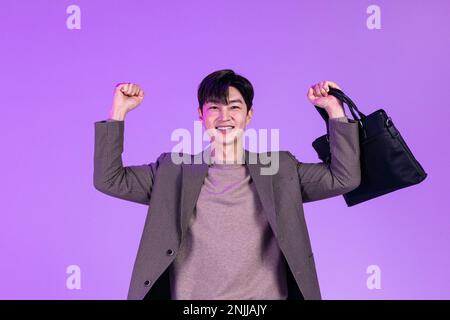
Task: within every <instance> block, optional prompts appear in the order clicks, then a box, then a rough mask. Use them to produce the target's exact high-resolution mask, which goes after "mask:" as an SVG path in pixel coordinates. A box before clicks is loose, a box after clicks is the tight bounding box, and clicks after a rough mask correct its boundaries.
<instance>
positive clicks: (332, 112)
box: [325, 105, 346, 119]
mask: <svg viewBox="0 0 450 320" xmlns="http://www.w3.org/2000/svg"><path fill="white" fill-rule="evenodd" d="M325 111H326V112H327V113H328V117H329V118H330V119H334V118H341V117H346V115H345V111H344V108H343V106H342V105H333V106H330V107H327V108H325Z"/></svg>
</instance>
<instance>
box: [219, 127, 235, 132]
mask: <svg viewBox="0 0 450 320" xmlns="http://www.w3.org/2000/svg"><path fill="white" fill-rule="evenodd" d="M216 129H217V130H220V131H222V132H227V131H231V130H233V129H234V126H217V127H216Z"/></svg>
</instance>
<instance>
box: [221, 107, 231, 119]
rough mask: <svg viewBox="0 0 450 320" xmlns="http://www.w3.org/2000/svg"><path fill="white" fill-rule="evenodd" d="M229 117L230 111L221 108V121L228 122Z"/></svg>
mask: <svg viewBox="0 0 450 320" xmlns="http://www.w3.org/2000/svg"><path fill="white" fill-rule="evenodd" d="M228 116H229V113H228V110H227V108H220V112H219V117H220V119H221V120H224V119H225V120H228Z"/></svg>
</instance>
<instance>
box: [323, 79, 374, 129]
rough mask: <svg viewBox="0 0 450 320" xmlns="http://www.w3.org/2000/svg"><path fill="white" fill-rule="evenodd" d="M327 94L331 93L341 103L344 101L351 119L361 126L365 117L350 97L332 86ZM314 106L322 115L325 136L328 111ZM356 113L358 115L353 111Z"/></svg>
mask: <svg viewBox="0 0 450 320" xmlns="http://www.w3.org/2000/svg"><path fill="white" fill-rule="evenodd" d="M328 94H331V95H332V96H334V97H336V98H337V99H339V101H341V102H342V103H343V104H344V103H345V104H346V105H347V107H348V108H349V110H350V112H351V114H352V116H353V119H354V120H355V121H358V123H359V125H360V127H361V128H363V123H362V120H364V119H365V118H366V115H365V114H364V113H362V112H361V111H359V109H358V107H357V106H356V104H355V103H354V102H353V101H352V99H350V98H349V97H348V96H347V95H346V94H345V93H344V92H343V91H341V90H339V89H337V88H332V87H330V90H329V91H328ZM314 107H315V108H316V110H317V111H318V112H319V114H320V115H321V116H322V118H323V120H325V123H326V126H327V137H328V135H329V130H328V119H329V116H328V113H327V112H326V111H325V109H324V108H320V107H318V106H314ZM355 110H356V112H357V113H358V115H359V118H358V116H357V115H356V113H355Z"/></svg>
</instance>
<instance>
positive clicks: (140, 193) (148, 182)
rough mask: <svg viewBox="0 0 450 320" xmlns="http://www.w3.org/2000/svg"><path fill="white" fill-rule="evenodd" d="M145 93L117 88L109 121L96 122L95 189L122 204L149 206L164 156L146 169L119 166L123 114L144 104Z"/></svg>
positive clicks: (130, 87) (133, 88)
mask: <svg viewBox="0 0 450 320" xmlns="http://www.w3.org/2000/svg"><path fill="white" fill-rule="evenodd" d="M143 98H144V92H143V91H142V90H141V89H140V88H139V86H137V85H134V84H119V85H118V86H116V88H115V92H114V103H113V107H112V109H111V112H110V117H109V119H108V120H103V121H98V122H95V150H94V187H95V188H96V189H97V190H99V191H100V192H103V193H105V194H107V195H110V196H113V197H116V198H120V199H123V200H128V201H133V202H137V203H142V204H146V205H148V204H149V201H150V196H151V190H152V186H153V181H154V177H155V174H156V170H157V169H158V166H159V162H160V161H161V159H162V157H164V156H165V154H164V153H163V154H161V155H160V156H159V157H158V159H157V161H155V162H152V163H150V164H146V165H138V166H127V167H124V166H123V163H122V153H123V143H124V127H125V116H126V114H127V113H128V112H129V111H131V110H133V109H134V108H136V107H137V106H138V105H139V104H140V103H141V102H142V100H143Z"/></svg>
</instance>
